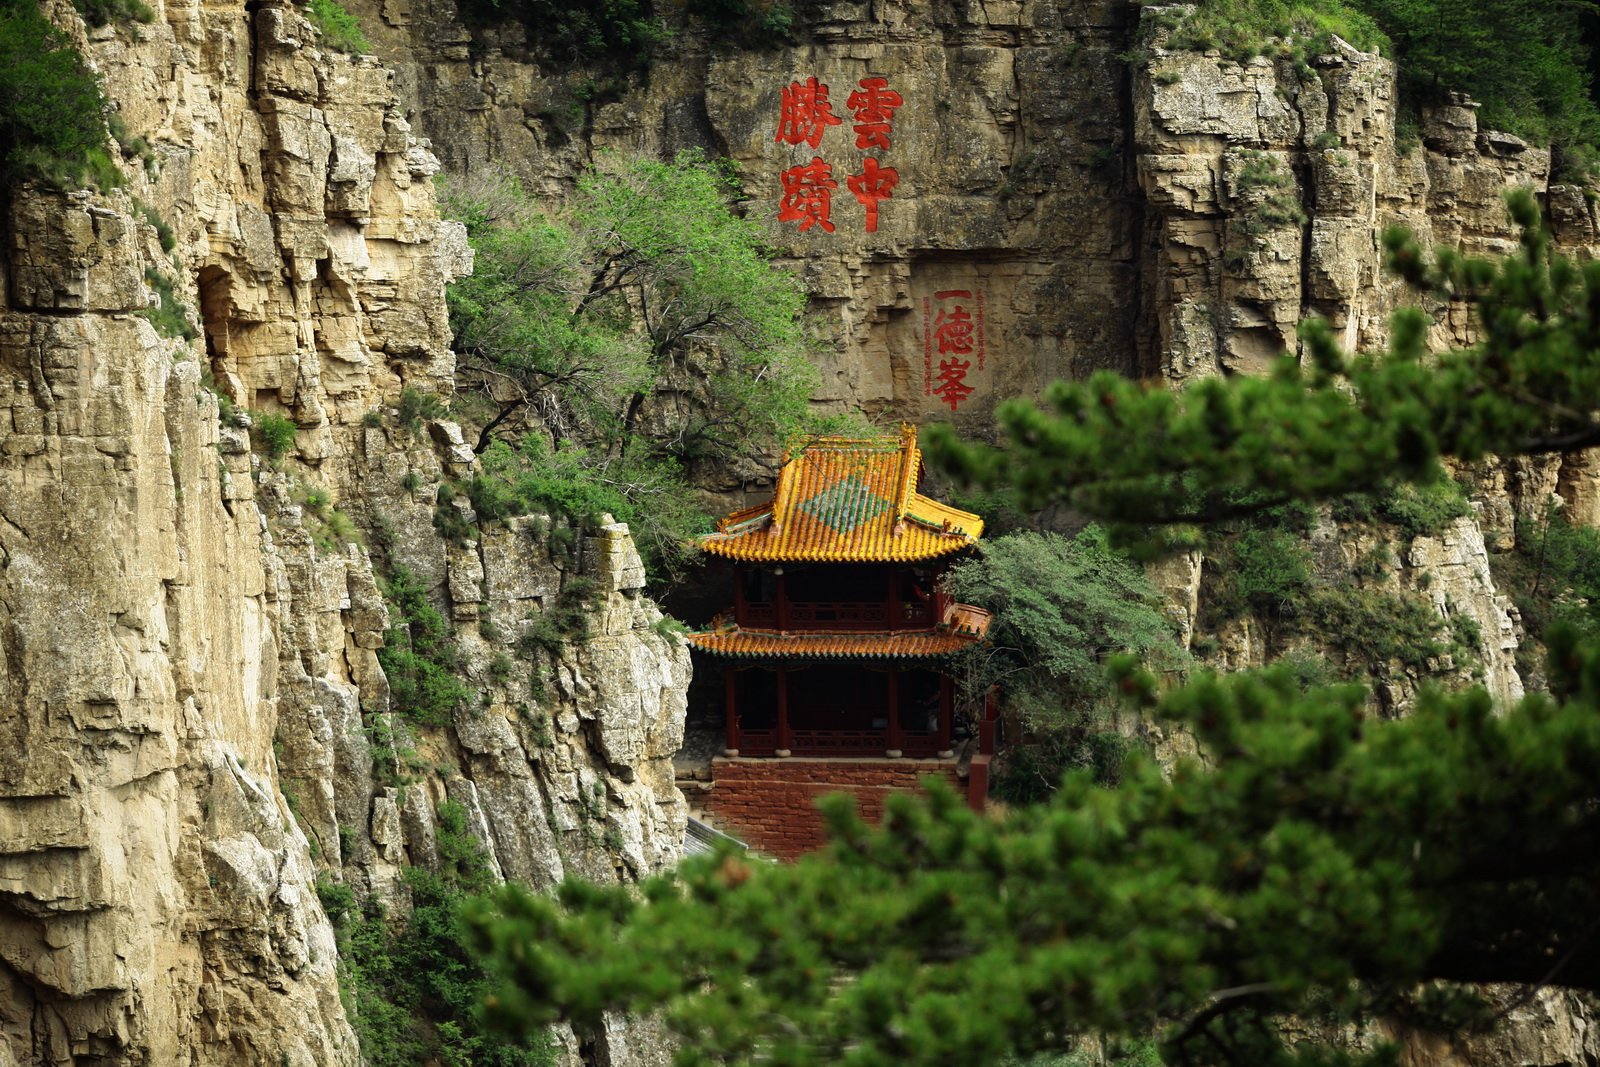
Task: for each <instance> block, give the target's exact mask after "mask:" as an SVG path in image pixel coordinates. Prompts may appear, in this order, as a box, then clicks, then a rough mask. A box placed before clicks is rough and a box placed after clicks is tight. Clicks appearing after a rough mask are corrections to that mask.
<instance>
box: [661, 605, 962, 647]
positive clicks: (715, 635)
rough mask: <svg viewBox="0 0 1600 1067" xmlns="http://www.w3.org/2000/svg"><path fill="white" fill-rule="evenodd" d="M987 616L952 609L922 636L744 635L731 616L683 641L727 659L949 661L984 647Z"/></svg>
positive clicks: (862, 633)
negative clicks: (981, 643) (954, 655)
mask: <svg viewBox="0 0 1600 1067" xmlns="http://www.w3.org/2000/svg"><path fill="white" fill-rule="evenodd" d="M988 631H989V613H988V612H987V611H985V610H983V609H982V608H975V607H973V606H972V605H971V604H951V605H950V606H949V607H947V608H945V612H944V621H943V622H942V623H941V624H940V625H938V626H935V627H932V628H931V629H923V630H879V631H870V632H869V631H862V630H745V629H740V627H739V626H738V625H737V624H736V623H735V622H734V621H733V618H732V616H730V615H719V616H717V617H716V618H715V619H713V620H711V626H710V628H709V629H708V630H707V631H705V632H703V633H690V634H685V635H684V640H686V641H688V642H689V644H691V645H693V646H694V647H695V648H698V649H699V650H700V651H702V652H709V653H711V654H712V655H716V656H723V657H726V658H729V659H790V658H793V659H920V658H924V657H931V656H948V655H950V654H951V653H953V652H960V651H961V650H962V649H964V648H970V647H971V646H973V645H975V644H977V643H978V642H979V641H982V640H983V638H984V636H985V635H986V634H987V633H988Z"/></svg>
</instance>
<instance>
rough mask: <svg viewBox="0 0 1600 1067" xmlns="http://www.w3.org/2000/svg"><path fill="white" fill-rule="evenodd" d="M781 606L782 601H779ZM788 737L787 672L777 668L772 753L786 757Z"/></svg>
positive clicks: (788, 749) (788, 751) (779, 592)
mask: <svg viewBox="0 0 1600 1067" xmlns="http://www.w3.org/2000/svg"><path fill="white" fill-rule="evenodd" d="M778 595H779V596H782V595H783V586H781V585H780V586H778ZM779 603H780V604H781V603H782V601H779ZM792 748H793V746H792V745H791V744H790V737H789V671H788V669H787V668H785V667H779V668H778V750H777V751H776V752H775V753H773V754H774V755H777V756H787V755H789V753H790V751H791V750H792Z"/></svg>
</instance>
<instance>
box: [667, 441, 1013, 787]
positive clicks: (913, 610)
mask: <svg viewBox="0 0 1600 1067" xmlns="http://www.w3.org/2000/svg"><path fill="white" fill-rule="evenodd" d="M921 478H922V453H921V451H920V449H919V448H918V447H917V434H916V429H915V428H914V427H911V426H902V427H901V430H900V432H899V434H897V435H891V436H885V437H874V438H865V439H863V438H845V437H822V438H814V439H811V440H809V441H808V442H806V443H805V444H804V445H801V446H797V447H794V448H792V449H791V450H790V452H789V453H788V454H787V455H786V456H785V457H784V464H783V469H782V471H781V473H780V474H779V475H778V485H777V491H776V493H775V495H774V496H773V498H772V499H771V500H769V501H767V502H766V503H763V504H759V505H756V506H755V507H750V508H746V509H744V510H742V511H736V512H734V513H733V514H731V515H729V516H728V517H727V518H725V519H723V520H722V521H721V522H720V523H718V524H717V530H716V532H715V533H713V534H710V535H709V536H707V537H705V538H703V539H702V540H701V545H702V547H703V548H704V549H705V551H706V552H707V553H709V554H711V555H713V556H718V557H722V558H723V559H725V560H727V561H729V562H730V563H731V566H732V569H733V590H734V602H733V605H732V606H731V608H729V609H728V610H727V611H726V612H724V613H723V614H721V615H719V616H718V617H717V618H716V619H714V620H713V621H712V622H711V624H710V625H709V626H708V627H707V629H706V630H705V631H704V632H700V633H693V634H690V635H688V640H689V641H690V642H691V644H692V645H693V647H694V648H695V649H696V650H697V651H698V652H699V653H701V654H702V655H703V656H704V657H705V658H707V659H710V660H713V661H716V662H717V663H718V664H719V665H720V667H721V670H722V682H723V697H724V702H725V715H726V730H727V749H726V753H725V755H726V756H728V757H751V756H778V757H785V756H795V757H826V758H838V757H867V756H871V757H877V758H880V759H881V758H884V757H889V758H899V757H902V756H904V757H922V758H930V757H932V758H944V759H948V758H949V757H950V756H951V749H952V743H951V728H952V720H953V710H954V709H953V706H952V704H953V700H952V697H953V690H954V686H953V684H952V679H951V676H950V674H949V673H948V663H949V660H950V657H951V656H953V655H954V654H955V653H957V652H960V651H961V650H963V649H965V648H968V647H970V646H971V645H973V644H974V643H975V642H977V641H979V640H981V639H982V637H983V635H984V632H985V631H986V630H987V628H988V625H989V615H988V613H987V612H985V611H983V610H982V609H980V608H975V607H971V606H969V605H965V604H956V603H953V602H952V601H951V600H950V598H949V597H948V596H947V595H946V594H945V593H944V592H943V591H942V589H941V588H940V577H941V576H942V574H943V572H944V569H945V568H946V567H947V566H948V565H949V563H950V562H951V561H952V560H953V559H955V558H956V557H957V556H958V555H959V554H960V553H962V552H964V551H967V550H969V549H971V548H972V546H973V545H974V544H976V543H977V540H978V537H979V536H980V535H981V534H982V532H983V520H982V519H980V518H978V516H976V515H973V514H970V513H968V512H965V511H959V510H957V509H955V508H952V507H949V506H948V505H945V504H941V503H939V502H938V501H936V500H933V499H931V498H929V497H926V496H923V495H922V494H921V493H919V492H918V491H917V487H918V483H919V482H920V480H921Z"/></svg>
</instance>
